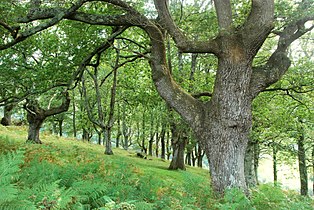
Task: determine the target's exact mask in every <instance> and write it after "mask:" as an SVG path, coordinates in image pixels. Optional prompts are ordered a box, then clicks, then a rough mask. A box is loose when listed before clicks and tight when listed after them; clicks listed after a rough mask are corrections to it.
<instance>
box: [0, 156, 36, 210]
mask: <svg viewBox="0 0 314 210" xmlns="http://www.w3.org/2000/svg"><path fill="white" fill-rule="evenodd" d="M22 163H24V151H22V150H18V151H16V152H8V153H5V154H4V153H2V154H1V155H0V209H6V210H10V209H13V210H16V209H21V210H23V209H27V210H28V209H30V210H32V209H36V208H35V206H34V205H32V203H31V202H29V201H26V200H23V199H19V198H18V194H19V190H18V188H17V185H16V182H17V180H18V178H19V172H20V167H19V166H20V165H21V164H22Z"/></svg>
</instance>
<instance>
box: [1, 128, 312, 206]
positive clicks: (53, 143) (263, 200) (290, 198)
mask: <svg viewBox="0 0 314 210" xmlns="http://www.w3.org/2000/svg"><path fill="white" fill-rule="evenodd" d="M26 136H27V133H26V128H23V127H3V126H1V125H0V155H1V153H2V154H3V153H7V152H8V151H12V150H23V151H25V153H24V155H23V159H24V163H23V165H22V166H21V170H20V171H18V177H19V178H18V179H17V181H15V183H14V185H12V186H13V188H17V190H18V191H17V193H15V194H14V193H13V194H12V196H11V200H10V201H5V200H4V199H3V198H4V197H5V195H1V189H0V209H1V202H4V204H5V205H8V206H10V205H11V207H12V206H13V208H12V209H22V208H20V207H18V208H14V205H20V206H25V209H32V208H33V209H36V208H37V209H39V208H41V209H49V208H50V207H54V209H145V210H146V209H148V210H149V209H241V210H242V209H261V210H267V209H295V210H297V209H298V210H299V209H314V205H313V201H312V200H311V199H308V198H301V197H300V196H298V195H297V194H296V193H294V192H283V191H282V190H281V189H280V188H274V187H273V186H272V185H261V186H260V187H259V189H254V190H252V195H251V200H248V199H247V198H246V197H244V196H243V194H241V192H239V191H237V190H231V191H229V192H228V193H226V196H225V198H224V199H221V200H217V199H214V198H213V196H212V195H211V190H210V186H209V173H208V171H207V170H204V169H199V168H194V167H187V171H169V170H167V167H168V165H169V162H168V161H163V160H161V159H157V158H152V159H151V160H150V159H149V160H145V159H141V158H138V157H136V156H135V153H134V152H128V151H125V150H121V149H114V154H115V155H113V156H106V155H104V154H103V152H104V148H103V147H102V146H99V145H91V144H88V143H85V142H81V141H78V140H74V139H70V138H60V137H57V136H52V135H48V134H45V133H42V134H41V139H42V141H43V142H44V144H43V145H33V144H26V143H25V139H26ZM0 160H1V159H0ZM0 168H1V167H0ZM0 178H1V171H0ZM12 186H11V187H12ZM0 188H1V180H0ZM12 192H14V191H12ZM1 196H2V197H1ZM13 201H18V204H14V202H13ZM5 202H6V203H5ZM10 202H11V204H10ZM2 204H3V203H2ZM13 204H14V205H13ZM104 207H105V208H104ZM7 209H9V208H7Z"/></svg>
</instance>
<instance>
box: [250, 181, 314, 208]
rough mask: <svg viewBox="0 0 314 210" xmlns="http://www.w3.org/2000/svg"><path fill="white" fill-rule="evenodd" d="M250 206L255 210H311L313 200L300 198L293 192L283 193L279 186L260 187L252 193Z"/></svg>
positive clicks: (266, 185) (265, 185)
mask: <svg viewBox="0 0 314 210" xmlns="http://www.w3.org/2000/svg"><path fill="white" fill-rule="evenodd" d="M251 202H252V204H253V205H254V206H255V207H256V209H257V210H268V209H269V210H271V209H282V210H284V209H295V210H296V209H308V210H310V209H313V200H312V199H310V198H306V197H301V196H299V195H297V194H296V193H295V192H284V191H283V190H282V189H281V188H280V186H273V184H263V185H260V186H259V188H258V189H255V190H254V191H253V192H252V198H251Z"/></svg>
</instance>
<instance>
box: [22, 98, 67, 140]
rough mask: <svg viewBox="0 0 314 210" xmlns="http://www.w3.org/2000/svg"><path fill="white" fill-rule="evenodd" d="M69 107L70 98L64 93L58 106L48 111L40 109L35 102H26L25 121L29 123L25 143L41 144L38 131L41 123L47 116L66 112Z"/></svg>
mask: <svg viewBox="0 0 314 210" xmlns="http://www.w3.org/2000/svg"><path fill="white" fill-rule="evenodd" d="M69 106H70V97H69V94H68V93H66V95H65V99H64V100H63V102H62V104H61V105H60V106H58V107H52V108H49V109H43V108H41V107H40V106H39V104H38V102H36V101H28V103H27V104H25V105H24V109H25V110H26V111H27V121H28V123H29V129H28V137H27V142H31V143H36V144H41V143H42V142H41V140H40V138H39V131H40V127H41V125H42V123H43V122H44V121H45V119H46V118H47V117H49V116H52V115H56V114H60V113H62V112H65V111H67V110H68V109H69Z"/></svg>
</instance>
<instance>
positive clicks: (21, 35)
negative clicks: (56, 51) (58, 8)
mask: <svg viewBox="0 0 314 210" xmlns="http://www.w3.org/2000/svg"><path fill="white" fill-rule="evenodd" d="M84 3H85V0H79V1H78V2H77V3H76V4H74V5H73V6H72V7H70V8H69V9H66V10H64V11H62V12H60V13H55V14H54V15H53V17H52V19H51V20H49V21H48V22H46V23H41V24H39V25H38V26H35V27H33V28H30V29H28V30H25V31H23V32H21V33H18V34H17V35H16V37H15V38H14V40H13V41H11V42H9V43H7V44H4V45H0V50H4V49H7V48H10V47H12V46H13V45H15V44H17V43H19V42H21V41H23V40H25V39H27V38H28V37H30V36H32V35H34V34H36V33H38V32H40V31H43V30H45V29H47V28H49V27H51V26H53V25H55V24H57V23H58V22H60V21H61V20H62V19H63V18H64V17H66V16H69V15H71V14H72V13H74V12H75V11H76V10H78V9H79V8H80V7H81V6H82V5H83V4H84Z"/></svg>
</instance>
